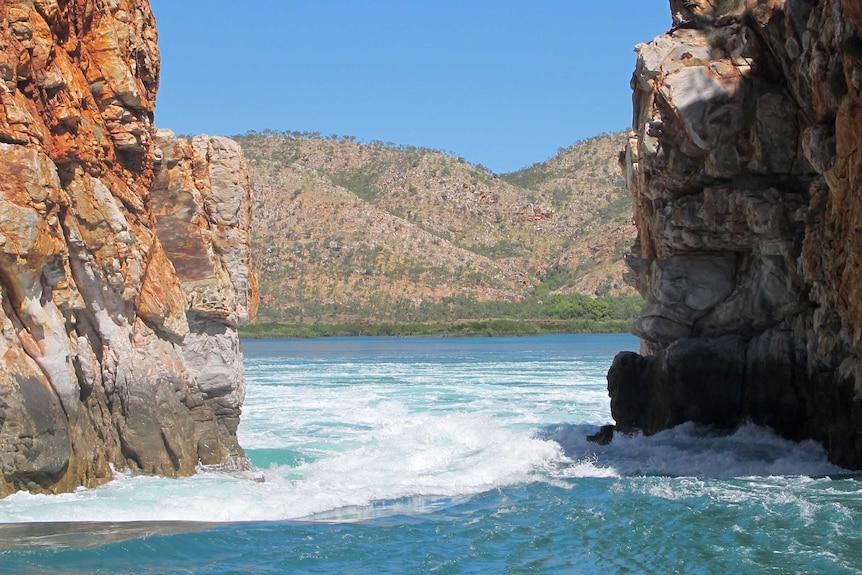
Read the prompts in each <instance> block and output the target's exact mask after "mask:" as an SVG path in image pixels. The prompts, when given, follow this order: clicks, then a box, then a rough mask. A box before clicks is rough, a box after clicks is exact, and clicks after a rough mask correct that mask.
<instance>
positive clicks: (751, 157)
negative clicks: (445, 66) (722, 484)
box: [608, 0, 862, 468]
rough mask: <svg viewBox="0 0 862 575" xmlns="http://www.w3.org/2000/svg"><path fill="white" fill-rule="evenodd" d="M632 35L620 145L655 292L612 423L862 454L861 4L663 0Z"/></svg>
mask: <svg viewBox="0 0 862 575" xmlns="http://www.w3.org/2000/svg"><path fill="white" fill-rule="evenodd" d="M671 10H672V12H673V14H674V22H675V24H674V27H673V28H671V30H669V31H668V32H667V33H666V34H665V35H663V36H661V37H659V38H656V39H655V40H654V41H653V42H651V43H649V44H645V45H640V46H638V47H637V52H638V56H639V57H638V63H637V70H636V72H635V75H634V78H633V80H632V87H633V89H634V100H633V101H634V129H635V134H634V135H633V137H632V139H631V140H630V142H629V145H628V146H627V149H626V151H625V155H624V158H623V163H624V171H625V172H626V176H627V180H628V183H629V187H630V190H631V192H632V194H633V195H634V197H635V211H636V214H635V219H636V223H637V226H638V230H639V237H638V240H637V242H636V244H635V246H634V247H633V249H632V252H631V254H630V257H629V262H628V263H629V266H630V268H631V270H632V274H631V275H630V280H631V281H632V282H633V283H634V284H635V285H636V286H637V287H638V289H639V290H640V291H641V293H642V294H643V295H644V297H645V298H646V300H647V305H646V307H645V309H644V311H643V313H642V315H641V318H640V319H639V321H638V322H637V325H636V328H635V331H636V334H637V335H638V336H640V337H641V339H642V352H643V353H644V356H645V357H641V356H638V355H637V354H620V356H618V357H617V358H616V360H615V361H614V364H613V366H612V368H611V370H610V372H609V374H608V387H609V391H610V393H611V398H612V399H611V406H612V412H613V416H614V418H615V420H616V421H617V424H618V427H619V428H622V429H627V430H631V429H641V430H643V431H644V432H646V433H654V432H657V431H659V430H661V429H665V428H667V427H670V426H673V425H676V424H678V423H681V422H683V421H689V420H693V421H702V422H708V423H714V424H720V425H734V424H737V423H739V422H741V421H743V420H746V419H748V420H753V421H755V422H757V423H762V424H766V425H770V426H773V427H774V428H775V429H776V430H778V431H779V432H780V433H782V434H783V435H785V436H787V437H791V438H796V439H802V438H815V439H818V440H820V441H822V442H823V444H824V445H825V446H826V448H827V450H828V452H829V456H830V457H831V459H832V460H833V461H834V462H836V463H838V464H841V465H844V466H846V467H851V468H862V363H860V355H862V295H860V294H862V258H860V251H859V250H860V246H862V194H860V190H862V187H860V186H862V35H860V32H859V31H860V27H859V26H860V24H862V12H860V9H859V4H858V2H855V0H843V1H842V0H823V1H821V2H817V3H814V2H807V1H803V0H767V1H762V0H761V1H754V0H747V1H745V2H742V1H737V2H729V1H728V2H722V1H709V0H700V1H696V2H688V1H687V2H676V1H674V0H672V1H671Z"/></svg>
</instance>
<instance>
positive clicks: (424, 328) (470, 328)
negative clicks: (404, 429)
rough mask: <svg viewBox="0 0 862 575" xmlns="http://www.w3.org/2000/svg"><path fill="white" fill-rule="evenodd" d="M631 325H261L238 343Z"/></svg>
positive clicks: (613, 329)
mask: <svg viewBox="0 0 862 575" xmlns="http://www.w3.org/2000/svg"><path fill="white" fill-rule="evenodd" d="M630 328H631V323H630V322H625V321H619V320H606V321H592V320H570V321H556V322H555V321H522V320H511V319H494V320H480V321H465V322H430V323H418V322H414V323H384V324H356V323H348V324H338V325H332V324H313V325H309V324H297V323H289V324H283V323H281V324H280V323H263V324H255V325H251V326H247V327H244V328H242V329H240V332H239V335H240V338H241V339H283V338H314V337H347V336H385V337H430V336H444V337H495V336H497V337H498V336H526V335H547V334H553V333H626V332H628V331H629V330H630Z"/></svg>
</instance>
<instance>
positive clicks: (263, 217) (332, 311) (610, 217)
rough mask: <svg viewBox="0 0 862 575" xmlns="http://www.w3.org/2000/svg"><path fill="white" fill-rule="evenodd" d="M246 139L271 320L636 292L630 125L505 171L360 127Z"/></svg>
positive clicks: (469, 310) (411, 314)
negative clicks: (628, 182)
mask: <svg viewBox="0 0 862 575" xmlns="http://www.w3.org/2000/svg"><path fill="white" fill-rule="evenodd" d="M234 139H236V140H237V141H238V142H239V143H240V144H241V145H242V147H243V149H244V151H245V154H246V157H247V159H248V163H249V171H250V173H251V176H252V180H253V181H254V182H255V191H256V196H255V206H254V214H255V215H254V224H253V228H254V230H255V234H254V247H253V249H254V257H255V261H256V265H257V269H258V275H259V278H260V290H261V307H260V312H259V317H260V318H261V320H262V321H277V322H323V323H344V322H354V321H368V322H380V321H429V320H449V319H455V318H462V319H463V318H477V317H501V316H506V317H511V316H513V315H522V316H523V315H525V314H526V315H530V314H532V315H533V316H535V315H536V314H538V315H547V314H546V313H544V311H542V310H539V311H536V310H533V311H530V309H528V308H530V305H528V304H533V307H535V306H536V305H539V306H541V305H545V303H546V302H544V301H538V300H537V294H538V295H541V294H542V293H544V294H546V297H545V299H548V296H551V297H557V296H559V297H562V296H570V295H571V294H583V295H588V296H603V295H620V294H622V295H628V294H631V293H632V290H631V288H629V287H627V286H625V285H624V284H623V282H622V272H623V266H622V261H621V255H622V254H623V253H624V252H625V251H626V249H627V248H628V247H629V245H630V244H631V243H632V241H633V238H634V227H633V226H632V225H631V223H630V222H631V196H630V194H629V193H628V191H627V190H626V189H625V185H624V182H623V180H622V177H621V176H620V175H619V169H618V167H617V155H618V150H619V149H620V147H621V146H622V144H623V143H624V135H623V134H620V133H618V134H605V135H602V136H597V137H595V138H590V139H588V140H584V141H582V142H579V143H577V144H575V145H574V146H571V147H569V148H566V149H564V150H560V152H559V153H558V154H557V155H556V156H554V157H553V158H551V159H550V160H548V161H546V162H542V163H539V164H536V165H533V166H531V167H529V168H526V169H524V170H521V171H518V172H514V173H511V174H503V175H496V174H493V173H491V172H490V171H489V170H488V169H486V168H484V167H482V166H477V165H473V164H470V163H468V162H466V161H465V160H464V159H462V158H458V157H455V156H454V155H453V154H449V153H444V152H440V151H436V150H429V149H424V148H415V147H406V146H396V145H394V144H391V143H383V142H371V143H362V142H357V141H355V139H353V138H351V137H337V136H330V137H322V136H320V135H319V134H308V133H297V132H271V131H266V132H263V133H254V132H252V133H247V134H244V135H240V136H234ZM537 290H538V291H537ZM568 301H571V297H569V298H568ZM545 310H547V308H545ZM540 312H541V313H540Z"/></svg>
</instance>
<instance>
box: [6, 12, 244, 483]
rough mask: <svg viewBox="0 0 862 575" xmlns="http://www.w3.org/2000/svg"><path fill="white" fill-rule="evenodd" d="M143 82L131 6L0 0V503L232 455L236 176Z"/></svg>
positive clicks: (239, 292)
mask: <svg viewBox="0 0 862 575" xmlns="http://www.w3.org/2000/svg"><path fill="white" fill-rule="evenodd" d="M158 71H159V53H158V49H157V46H156V30H155V24H154V21H153V18H152V14H151V12H150V9H149V6H148V4H147V2H146V1H145V0H114V1H112V2H109V3H93V2H91V1H88V0H70V1H68V2H58V1H56V0H35V1H20V2H18V1H12V0H0V79H2V82H0V302H2V307H0V330H2V331H0V496H3V495H6V494H8V493H10V492H12V491H15V490H18V489H29V490H32V491H47V492H58V491H64V490H70V489H73V488H75V487H76V486H79V485H95V484H98V483H100V482H104V481H106V480H108V479H110V477H111V469H110V466H111V465H114V466H116V467H117V468H126V469H131V470H141V471H145V472H152V473H163V474H168V475H182V474H190V473H193V472H194V470H195V469H196V466H197V465H198V463H199V461H200V462H203V463H205V464H216V463H224V464H227V463H232V462H233V463H235V462H238V461H241V458H242V456H243V454H242V450H241V448H240V447H239V445H238V444H237V442H236V434H235V432H236V426H237V422H238V416H239V409H240V404H241V402H242V395H243V378H242V369H241V363H240V361H241V356H240V351H239V346H238V342H237V338H236V327H237V326H238V325H239V324H241V323H243V322H245V321H248V320H249V318H250V317H252V316H253V315H254V313H255V306H256V286H255V283H254V279H253V277H252V275H251V272H250V260H249V253H250V252H249V249H250V246H249V244H250V242H249V238H248V232H247V225H248V221H249V217H250V216H249V210H250V201H249V193H250V186H249V184H248V176H247V173H246V171H245V167H244V162H243V160H242V156H241V154H240V151H239V149H238V147H237V146H236V145H235V144H232V143H231V142H229V141H226V140H222V139H218V138H213V139H209V138H197V139H195V140H194V141H193V142H192V143H190V144H189V143H184V142H179V141H178V140H176V139H174V138H172V137H171V136H170V135H169V134H167V133H162V132H159V134H158V137H156V131H155V130H154V128H153V126H152V117H153V104H154V99H155V93H156V88H157V85H158ZM157 144H158V146H157ZM179 229H182V231H183V235H182V236H180V235H179V234H177V233H176V232H177V231H178V230H179Z"/></svg>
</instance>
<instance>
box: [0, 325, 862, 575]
mask: <svg viewBox="0 0 862 575" xmlns="http://www.w3.org/2000/svg"><path fill="white" fill-rule="evenodd" d="M243 345H244V349H245V353H246V362H245V363H246V370H247V377H248V380H249V384H248V389H247V395H246V402H245V408H244V413H243V422H242V425H241V427H240V440H241V442H242V444H243V445H244V446H245V447H246V450H247V451H248V454H249V456H250V457H251V459H252V462H253V463H254V464H255V466H256V469H255V470H254V471H251V472H247V473H234V474H229V473H223V472H216V471H210V470H205V469H204V470H201V473H199V474H198V475H196V476H195V477H191V478H183V479H164V478H156V477H147V476H129V475H123V474H119V473H118V474H117V477H116V479H115V480H114V481H113V482H111V483H110V484H108V485H106V486H103V487H101V488H99V489H91V490H79V491H77V492H75V493H72V494H66V495H58V496H34V495H29V494H24V493H19V494H15V495H12V496H10V497H8V498H6V499H4V500H0V573H45V572H50V573H55V572H56V573H135V574H140V575H143V574H150V573H213V574H216V573H218V574H224V573H358V574H362V573H372V574H379V573H589V574H591V573H862V483H860V481H859V478H858V477H857V476H854V475H852V474H849V473H847V472H845V471H843V470H841V469H839V468H836V467H834V466H832V465H830V464H829V463H827V462H826V459H825V456H824V454H823V451H822V449H820V448H819V446H817V445H814V444H812V443H805V444H793V443H789V442H786V441H783V440H781V439H780V438H777V437H775V436H774V435H773V434H772V433H770V432H769V431H768V430H765V429H762V428H758V427H755V426H745V427H742V428H740V429H738V430H735V431H733V432H721V431H718V430H714V429H708V428H703V427H697V426H693V425H685V426H681V427H678V428H676V429H673V430H670V431H668V432H665V433H661V434H658V435H656V436H653V437H649V438H644V437H640V436H635V437H621V438H617V439H615V441H614V442H613V443H612V444H610V445H608V446H598V445H596V444H592V443H588V442H587V441H586V435H588V434H589V433H592V432H594V431H596V429H597V427H598V426H599V425H601V424H604V423H607V422H609V421H610V412H609V407H608V400H607V394H606V391H605V379H604V376H605V373H606V371H607V368H608V366H609V365H610V362H611V360H612V358H613V355H614V354H615V353H616V352H617V351H619V350H622V349H636V348H637V341H636V340H635V339H634V338H633V337H631V336H625V335H584V336H545V337H530V338H500V339H496V338H495V339H430V338H429V339H389V338H355V339H323V340H308V341H290V340H287V341H252V342H244V344H243Z"/></svg>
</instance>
